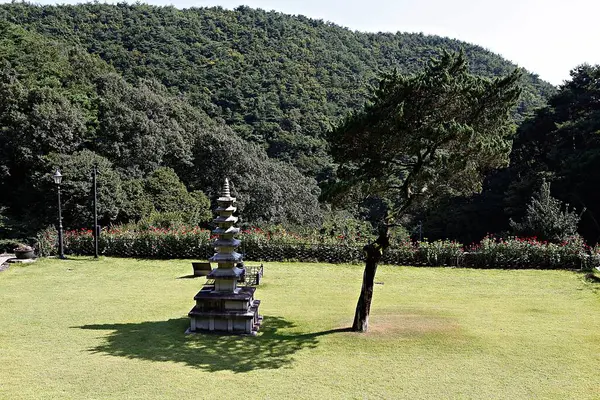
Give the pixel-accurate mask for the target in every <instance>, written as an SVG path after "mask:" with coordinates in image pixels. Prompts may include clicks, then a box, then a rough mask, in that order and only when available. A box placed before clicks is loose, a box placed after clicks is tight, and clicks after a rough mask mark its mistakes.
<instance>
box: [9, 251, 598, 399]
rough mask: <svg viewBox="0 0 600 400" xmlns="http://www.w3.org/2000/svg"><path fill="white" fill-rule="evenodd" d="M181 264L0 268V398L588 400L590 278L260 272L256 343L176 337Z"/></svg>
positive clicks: (181, 307) (594, 315) (184, 268)
mask: <svg viewBox="0 0 600 400" xmlns="http://www.w3.org/2000/svg"><path fill="white" fill-rule="evenodd" d="M191 270H192V268H191V265H190V262H189V261H185V260H172V261H149V260H142V261H140V260H131V259H114V258H113V259H111V258H103V259H100V260H99V261H95V260H93V259H89V258H76V259H71V260H66V261H60V260H40V261H38V262H37V263H35V264H31V265H25V266H18V265H12V266H11V267H10V268H9V269H8V270H6V271H4V272H0V399H87V398H93V399H108V398H119V399H120V398H126V399H136V398H139V399H150V398H156V399H170V398H174V399H175V398H176V399H189V398H200V399H202V398H222V399H233V398H236V397H239V398H251V399H254V398H260V399H263V398H269V399H280V398H285V399H293V398H302V399H309V398H315V399H334V398H335V399H337V398H361V399H362V398H368V399H376V398H386V399H390V398H406V399H452V398H455V399H467V398H476V399H546V398H554V399H567V398H569V399H599V398H600V374H599V371H600V285H598V284H593V283H587V282H586V281H585V280H584V279H583V276H582V275H580V274H577V273H573V272H568V271H536V270H524V271H505V270H472V269H450V268H408V267H380V269H379V270H378V272H377V277H376V281H377V282H379V284H378V285H376V287H375V296H374V300H373V307H372V314H371V319H370V326H371V329H370V332H369V333H367V334H356V333H352V332H347V331H345V330H344V329H343V328H346V327H348V326H349V325H350V324H351V322H352V317H353V312H354V306H355V302H356V300H357V296H358V293H359V289H360V284H361V278H362V266H358V265H356V266H352V265H327V264H300V263H281V264H277V263H268V264H266V266H265V276H264V279H263V282H262V284H261V286H260V287H259V289H258V290H257V295H256V297H257V298H259V299H261V300H262V305H261V314H262V315H264V324H263V327H262V328H261V331H260V334H259V336H257V337H231V336H225V337H220V336H213V335H184V331H185V329H186V328H187V326H188V319H187V317H186V315H187V312H188V311H189V310H190V309H191V307H192V305H193V303H194V301H193V297H194V295H195V293H196V292H197V290H199V288H200V286H201V283H202V281H201V280H200V279H177V278H178V277H180V276H183V275H187V274H190V273H191Z"/></svg>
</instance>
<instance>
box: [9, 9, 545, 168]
mask: <svg viewBox="0 0 600 400" xmlns="http://www.w3.org/2000/svg"><path fill="white" fill-rule="evenodd" d="M0 19H4V20H7V21H9V22H12V23H14V24H18V25H20V26H23V27H25V28H26V29H28V30H32V31H36V32H38V33H40V34H42V35H44V36H47V37H51V38H54V39H59V40H62V41H65V42H69V43H77V44H79V45H80V46H81V47H83V48H84V49H86V50H87V51H88V52H90V53H93V54H97V55H99V56H100V57H101V58H102V59H103V60H105V61H106V62H107V63H109V64H110V65H111V66H112V67H113V68H114V69H115V70H116V71H118V72H119V73H120V74H121V75H122V76H123V77H124V78H125V79H126V80H127V81H128V82H130V83H133V84H136V83H137V81H138V79H139V78H149V79H156V80H158V81H159V82H160V83H162V84H163V85H164V86H165V87H166V88H168V90H169V91H170V92H171V93H172V94H174V95H176V96H180V95H182V96H184V97H185V99H186V101H189V102H190V103H191V104H192V105H194V106H196V107H199V108H201V109H202V110H203V111H204V112H205V113H206V114H208V115H209V116H210V117H211V118H212V119H214V120H217V121H224V122H225V123H227V124H228V125H229V126H230V127H232V128H233V129H234V130H235V131H236V132H238V133H239V135H240V136H241V137H242V138H244V139H246V140H249V141H252V142H256V143H258V144H260V145H261V146H263V147H264V148H265V149H266V150H267V152H268V154H269V156H271V157H275V158H279V159H282V160H287V161H290V162H292V163H293V164H294V165H295V166H296V167H298V168H299V169H300V170H301V171H302V172H304V173H305V174H306V175H308V176H312V177H316V178H317V179H321V178H323V177H325V176H326V175H327V173H328V171H329V170H330V168H329V165H330V161H329V158H328V157H327V155H326V145H325V141H324V132H326V131H327V130H328V129H329V128H330V127H331V126H332V125H333V124H335V123H336V122H337V121H339V119H340V118H341V117H342V116H344V115H345V114H346V113H348V111H350V110H352V109H356V108H357V107H360V106H361V105H362V104H363V103H364V102H365V101H366V100H367V96H368V93H369V89H370V87H371V85H373V84H374V83H375V82H376V80H377V77H378V75H379V74H380V72H382V71H389V70H390V69H392V68H397V69H398V70H399V71H400V72H402V73H410V72H413V71H416V70H417V69H418V68H419V67H420V66H422V65H423V63H425V62H426V61H428V60H429V59H430V58H431V57H432V56H436V55H438V54H439V53H440V51H441V49H447V50H460V49H463V50H464V52H465V53H466V55H467V56H468V59H469V60H470V65H471V68H472V70H473V71H474V72H475V73H477V74H480V75H484V76H497V75H500V74H505V73H506V72H508V71H510V70H512V69H514V68H515V66H514V65H513V64H511V63H509V62H507V61H506V60H504V59H502V58H501V57H500V56H498V55H495V54H493V53H491V52H489V51H487V50H485V49H483V48H481V47H479V46H475V45H471V44H468V43H464V42H460V41H457V40H452V39H448V38H441V37H438V36H427V35H423V34H408V33H397V34H390V33H376V34H375V33H360V32H353V31H351V30H348V29H346V28H342V27H339V26H336V25H334V24H331V23H326V22H323V21H319V20H314V19H309V18H306V17H302V16H289V15H284V14H281V13H277V12H265V11H262V10H255V9H251V8H248V7H239V8H237V9H236V10H234V11H231V10H225V9H222V8H219V7H217V8H192V9H186V10H179V9H176V8H173V7H154V6H149V5H143V4H137V5H128V4H118V5H106V4H98V3H96V4H81V5H75V6H70V5H64V6H35V5H30V4H26V3H12V4H3V5H0ZM523 84H524V94H523V97H522V100H521V103H520V105H519V107H518V109H517V110H515V119H516V120H517V121H520V120H521V119H522V117H523V116H524V115H526V114H528V113H529V112H530V111H532V110H533V109H534V108H536V107H539V106H541V105H543V104H545V98H546V97H547V96H548V95H549V94H550V93H552V92H553V91H554V88H553V87H552V86H551V85H550V84H548V83H546V82H543V81H541V80H539V79H538V78H537V76H535V75H532V74H525V75H524V78H523Z"/></svg>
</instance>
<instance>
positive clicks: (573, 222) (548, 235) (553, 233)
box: [510, 181, 581, 242]
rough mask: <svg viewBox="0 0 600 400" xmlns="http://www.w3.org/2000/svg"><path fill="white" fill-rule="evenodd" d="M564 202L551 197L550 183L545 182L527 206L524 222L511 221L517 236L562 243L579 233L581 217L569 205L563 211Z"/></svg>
mask: <svg viewBox="0 0 600 400" xmlns="http://www.w3.org/2000/svg"><path fill="white" fill-rule="evenodd" d="M562 208H563V202H562V201H560V200H558V199H555V198H554V197H552V196H551V195H550V183H548V182H546V181H544V182H543V183H542V186H541V187H540V189H539V191H537V192H536V193H534V195H533V197H532V199H531V202H530V203H529V204H528V205H527V214H526V215H525V218H524V219H523V221H522V222H515V221H513V220H511V221H510V226H511V228H512V229H513V231H514V232H515V234H517V235H523V236H537V237H538V238H539V239H540V240H548V241H552V242H561V241H564V240H566V239H567V238H568V237H570V236H573V235H575V234H576V233H577V224H579V220H580V219H581V217H580V216H579V215H578V214H577V212H576V211H575V209H573V210H570V209H569V205H568V204H567V205H566V206H565V209H564V211H563V209H562Z"/></svg>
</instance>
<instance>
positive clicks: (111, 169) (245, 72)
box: [0, 3, 556, 237]
mask: <svg viewBox="0 0 600 400" xmlns="http://www.w3.org/2000/svg"><path fill="white" fill-rule="evenodd" d="M0 21H1V22H0V99H1V102H0V190H2V193H3V196H2V199H1V200H0V237H1V236H10V235H23V234H32V233H33V232H35V230H37V229H39V228H41V227H43V226H46V225H47V224H48V223H51V222H52V221H54V220H55V217H54V213H55V206H54V202H55V191H54V190H55V188H54V187H53V184H52V183H51V181H50V179H49V174H51V173H52V170H53V168H55V167H56V166H60V167H61V168H62V170H63V173H64V175H65V176H66V177H68V178H65V181H64V184H63V190H64V192H65V193H64V196H63V198H64V201H65V212H64V216H65V225H66V226H67V227H73V228H74V227H82V226H89V223H90V222H89V221H90V189H91V187H90V185H91V182H90V172H91V168H92V165H94V164H97V165H98V166H99V169H100V176H99V187H100V194H99V196H100V201H99V204H100V207H101V210H100V213H101V221H102V224H104V225H106V224H109V223H115V222H127V221H131V220H133V221H136V220H140V219H152V218H159V219H160V218H164V219H167V220H169V219H178V220H181V222H183V223H188V224H202V223H205V222H206V221H207V219H208V218H209V217H210V215H209V213H208V207H209V206H208V200H209V199H214V198H215V196H216V195H217V194H218V188H219V187H220V185H221V184H222V182H221V181H222V179H223V178H224V177H225V176H228V177H230V178H231V179H232V181H233V182H234V184H235V185H234V192H235V193H236V195H237V196H238V197H239V200H240V206H241V210H242V213H243V216H244V219H245V222H250V223H257V222H267V223H280V224H287V225H299V224H301V225H311V224H315V223H318V222H319V221H321V218H322V216H323V211H324V209H326V208H327V207H326V206H324V205H323V204H321V205H320V204H319V202H318V198H319V194H320V189H319V186H318V183H322V182H325V181H327V179H328V178H330V177H332V176H334V175H335V169H336V166H335V164H334V163H333V162H332V159H331V157H330V156H329V152H328V144H327V141H326V138H327V133H328V132H329V131H331V129H332V128H333V127H335V126H336V125H338V124H339V122H340V121H341V120H342V118H344V117H345V116H347V115H348V114H349V113H350V112H352V111H355V110H358V109H360V108H361V107H362V106H363V105H364V104H365V102H367V101H368V100H369V97H370V96H371V94H372V93H373V87H374V86H375V85H377V84H378V80H379V78H380V77H381V76H382V74H383V73H385V72H390V71H392V70H393V69H397V70H398V72H400V73H401V74H411V73H415V72H417V71H419V70H420V69H421V68H422V67H423V66H424V65H425V64H426V63H427V62H429V60H430V58H431V57H437V56H439V55H440V54H441V52H442V51H443V50H449V51H459V50H462V51H464V53H465V55H466V57H467V59H468V61H469V66H470V69H471V71H472V72H473V73H475V74H477V75H480V76H485V77H495V76H501V75H506V74H507V73H509V72H510V71H513V70H514V68H515V66H514V65H512V64H511V63H509V62H507V61H506V60H504V59H502V58H501V57H499V56H497V55H495V54H493V53H490V52H488V51H486V50H485V49H483V48H481V47H478V46H475V45H471V44H467V43H463V42H459V41H456V40H452V39H447V38H441V37H437V36H426V35H422V34H407V33H397V34H390V33H361V32H353V31H350V30H348V29H345V28H341V27H339V26H336V25H333V24H330V23H325V22H323V21H318V20H313V19H309V18H305V17H302V16H289V15H284V14H280V13H276V12H265V11H262V10H254V9H251V8H248V7H239V8H237V9H236V10H234V11H232V10H225V9H222V8H218V7H217V8H194V9H187V10H178V9H176V8H173V7H153V6H148V5H144V4H137V5H128V4H118V5H106V4H99V3H89V4H81V5H76V6H69V5H65V6H36V5H30V4H26V3H11V4H2V5H0ZM521 85H522V87H523V94H522V96H521V99H520V101H519V105H518V106H517V108H516V109H515V110H514V112H513V114H514V121H515V122H516V123H520V122H522V121H523V120H524V119H525V118H526V116H527V115H530V114H531V113H532V112H533V111H534V109H536V108H538V107H541V106H544V105H545V104H546V99H547V97H548V96H550V95H552V94H553V93H555V92H556V89H555V88H554V87H552V86H551V85H549V84H548V83H546V82H543V81H541V80H539V79H538V78H537V77H536V76H535V75H532V74H528V73H525V74H523V77H522V82H521ZM440 210H442V211H441V212H442V213H444V211H443V207H442V208H439V209H438V211H440ZM459 214H460V213H459ZM460 215H464V214H460ZM153 216H154V217H153ZM499 218H505V217H504V216H502V217H499ZM3 221H4V222H3ZM6 221H8V222H6ZM432 221H433V219H432Z"/></svg>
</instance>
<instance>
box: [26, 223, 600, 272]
mask: <svg viewBox="0 0 600 400" xmlns="http://www.w3.org/2000/svg"><path fill="white" fill-rule="evenodd" d="M240 239H241V240H242V247H241V248H240V251H241V252H242V253H244V257H245V258H246V259H248V260H256V261H267V262H268V261H304V262H328V263H360V262H362V261H363V259H364V255H363V246H364V243H360V242H358V241H356V240H344V238H334V239H330V240H322V239H319V238H316V239H315V238H302V237H298V236H297V235H292V234H287V233H285V234H282V235H271V234H268V233H263V232H261V231H260V230H250V231H244V232H242V233H241V235H240ZM307 239H312V240H307ZM213 240H214V238H212V237H211V235H210V232H209V231H206V230H200V229H178V230H165V229H152V230H148V231H144V232H132V231H119V230H111V231H108V232H104V233H103V234H102V235H101V236H100V239H99V252H100V254H102V255H105V256H113V257H138V258H195V259H207V258H209V257H210V256H212V254H213V253H214V248H213V246H212V241H213ZM56 243H57V240H56V231H54V230H52V229H48V230H46V231H44V232H43V233H42V234H40V235H39V236H38V252H39V253H40V255H42V256H44V255H51V254H56V248H57V245H56ZM64 245H65V253H67V254H74V255H92V254H93V251H94V249H93V238H92V233H91V231H86V230H84V231H71V232H66V233H65V236H64ZM383 263H386V264H394V265H415V266H420V265H422V266H442V265H446V266H461V267H473V268H543V269H584V270H589V269H592V268H593V267H597V266H599V265H600V249H599V248H598V247H596V248H590V247H588V246H586V245H585V244H584V243H583V241H582V240H581V239H580V238H577V237H575V238H573V239H572V240H569V241H565V242H563V243H560V244H555V243H547V242H540V241H538V240H536V239H535V238H529V239H522V238H510V239H508V240H502V239H496V238H493V237H486V238H485V239H483V240H482V241H481V242H480V243H478V244H475V245H471V246H467V247H465V246H463V245H462V244H460V243H456V242H452V241H448V240H446V241H435V242H409V241H406V242H401V243H395V244H393V245H392V246H391V247H390V248H389V249H388V250H387V251H386V252H385V253H384V256H383Z"/></svg>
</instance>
